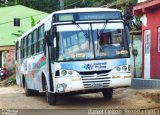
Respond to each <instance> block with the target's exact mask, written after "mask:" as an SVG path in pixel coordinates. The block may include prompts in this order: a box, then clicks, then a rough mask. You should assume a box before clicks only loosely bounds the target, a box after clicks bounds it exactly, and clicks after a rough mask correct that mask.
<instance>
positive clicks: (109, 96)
mask: <svg viewBox="0 0 160 115" xmlns="http://www.w3.org/2000/svg"><path fill="white" fill-rule="evenodd" d="M102 94H103V96H104V98H106V99H112V96H113V89H112V88H109V89H103V90H102Z"/></svg>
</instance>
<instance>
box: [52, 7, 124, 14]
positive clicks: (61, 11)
mask: <svg viewBox="0 0 160 115" xmlns="http://www.w3.org/2000/svg"><path fill="white" fill-rule="evenodd" d="M101 11H119V12H121V10H118V9H112V8H75V9H67V10H60V11H56V12H54V13H53V14H58V13H78V12H101Z"/></svg>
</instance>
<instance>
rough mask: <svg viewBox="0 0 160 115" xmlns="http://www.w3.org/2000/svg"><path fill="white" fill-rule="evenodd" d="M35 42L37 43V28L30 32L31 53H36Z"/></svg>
mask: <svg viewBox="0 0 160 115" xmlns="http://www.w3.org/2000/svg"><path fill="white" fill-rule="evenodd" d="M36 43H37V29H36V30H34V31H33V33H32V45H31V54H32V55H33V54H35V53H36Z"/></svg>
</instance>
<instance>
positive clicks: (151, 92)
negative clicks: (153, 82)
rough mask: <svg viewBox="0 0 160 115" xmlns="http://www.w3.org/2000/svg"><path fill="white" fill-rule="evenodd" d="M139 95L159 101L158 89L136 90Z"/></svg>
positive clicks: (159, 93) (159, 92) (159, 91)
mask: <svg viewBox="0 0 160 115" xmlns="http://www.w3.org/2000/svg"><path fill="white" fill-rule="evenodd" d="M137 93H138V94H139V95H142V96H143V97H144V98H149V99H151V102H152V101H154V102H155V103H160V90H151V89H150V90H143V91H138V92H137Z"/></svg>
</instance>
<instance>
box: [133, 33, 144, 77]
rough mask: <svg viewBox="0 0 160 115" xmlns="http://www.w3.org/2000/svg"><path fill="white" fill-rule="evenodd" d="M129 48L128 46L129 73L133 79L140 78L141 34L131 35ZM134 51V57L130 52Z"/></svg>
mask: <svg viewBox="0 0 160 115" xmlns="http://www.w3.org/2000/svg"><path fill="white" fill-rule="evenodd" d="M130 38H131V46H130V54H131V72H132V76H133V77H134V78H141V77H142V36H141V32H140V33H139V34H133V33H131V36H130ZM133 49H136V50H137V52H138V55H137V56H135V55H133V53H132V50H133Z"/></svg>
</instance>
